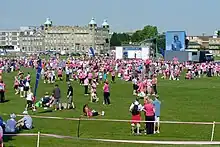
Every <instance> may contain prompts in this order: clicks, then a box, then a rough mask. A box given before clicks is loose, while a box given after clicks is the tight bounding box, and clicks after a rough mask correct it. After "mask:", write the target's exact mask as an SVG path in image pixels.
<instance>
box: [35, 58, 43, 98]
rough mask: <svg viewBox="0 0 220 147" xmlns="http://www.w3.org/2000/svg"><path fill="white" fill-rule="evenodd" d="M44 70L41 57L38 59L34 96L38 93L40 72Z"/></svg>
mask: <svg viewBox="0 0 220 147" xmlns="http://www.w3.org/2000/svg"><path fill="white" fill-rule="evenodd" d="M41 70H42V64H41V59H39V60H38V67H37V75H36V82H35V87H34V97H36V94H37V88H38V84H39V80H40V74H41Z"/></svg>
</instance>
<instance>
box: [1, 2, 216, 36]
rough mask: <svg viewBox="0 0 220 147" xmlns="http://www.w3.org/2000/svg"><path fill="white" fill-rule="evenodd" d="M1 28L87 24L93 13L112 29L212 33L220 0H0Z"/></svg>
mask: <svg viewBox="0 0 220 147" xmlns="http://www.w3.org/2000/svg"><path fill="white" fill-rule="evenodd" d="M0 6H1V9H0V29H5V28H9V29H14V28H19V27H20V26H28V25H40V24H42V23H43V22H44V21H45V19H46V18H47V17H50V18H51V19H52V20H53V23H54V24H55V25H86V24H87V23H88V22H89V21H90V19H91V18H92V17H94V18H95V20H96V22H97V23H98V24H100V25H101V23H102V22H103V20H104V19H107V20H108V23H109V24H110V25H111V29H112V31H119V32H122V31H133V30H136V29H140V28H142V27H143V26H145V25H147V24H149V25H156V26H158V28H159V31H168V30H169V31H172V30H185V31H187V34H188V35H201V34H202V33H205V34H207V35H212V34H213V33H214V31H215V30H216V29H220V19H219V14H220V8H219V6H220V0H0Z"/></svg>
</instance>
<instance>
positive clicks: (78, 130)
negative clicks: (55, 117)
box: [77, 117, 81, 138]
mask: <svg viewBox="0 0 220 147" xmlns="http://www.w3.org/2000/svg"><path fill="white" fill-rule="evenodd" d="M80 121H81V117H79V121H78V129H77V137H78V138H79V137H80Z"/></svg>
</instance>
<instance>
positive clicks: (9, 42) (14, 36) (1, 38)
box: [0, 29, 20, 49]
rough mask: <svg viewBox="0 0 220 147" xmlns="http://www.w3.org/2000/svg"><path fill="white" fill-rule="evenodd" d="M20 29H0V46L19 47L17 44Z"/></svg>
mask: <svg viewBox="0 0 220 147" xmlns="http://www.w3.org/2000/svg"><path fill="white" fill-rule="evenodd" d="M19 36H20V30H19V29H18V30H0V46H14V48H15V49H17V48H19V47H20V44H19Z"/></svg>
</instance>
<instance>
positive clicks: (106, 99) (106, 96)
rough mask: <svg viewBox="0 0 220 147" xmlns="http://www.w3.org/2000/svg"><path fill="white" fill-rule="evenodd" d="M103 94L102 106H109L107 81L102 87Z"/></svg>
mask: <svg viewBox="0 0 220 147" xmlns="http://www.w3.org/2000/svg"><path fill="white" fill-rule="evenodd" d="M103 92H104V94H103V95H104V102H103V104H105V105H109V104H110V98H109V97H110V91H109V84H108V81H107V80H106V81H105V84H104V86H103Z"/></svg>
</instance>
